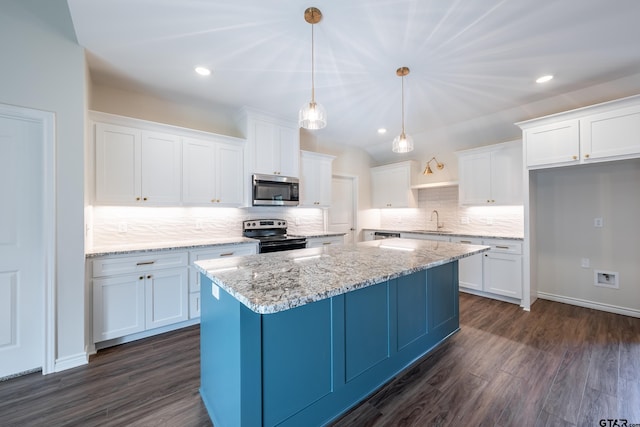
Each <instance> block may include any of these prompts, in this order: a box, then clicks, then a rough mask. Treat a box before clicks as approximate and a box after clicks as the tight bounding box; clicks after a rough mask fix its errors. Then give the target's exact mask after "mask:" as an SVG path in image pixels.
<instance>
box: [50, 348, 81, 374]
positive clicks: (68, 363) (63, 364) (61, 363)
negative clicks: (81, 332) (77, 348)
mask: <svg viewBox="0 0 640 427" xmlns="http://www.w3.org/2000/svg"><path fill="white" fill-rule="evenodd" d="M87 363H89V355H88V354H87V352H84V351H83V352H82V353H78V354H74V355H72V356H66V357H61V358H59V359H56V361H55V365H54V367H53V372H60V371H66V370H67V369H71V368H77V367H78V366H82V365H86V364H87Z"/></svg>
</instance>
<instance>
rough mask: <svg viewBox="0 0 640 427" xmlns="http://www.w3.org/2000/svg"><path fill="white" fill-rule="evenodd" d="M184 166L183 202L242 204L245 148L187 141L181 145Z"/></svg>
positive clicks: (221, 204) (222, 204) (213, 142)
mask: <svg viewBox="0 0 640 427" xmlns="http://www.w3.org/2000/svg"><path fill="white" fill-rule="evenodd" d="M182 165H183V166H182V170H183V180H182V200H183V202H184V203H185V204H193V205H202V206H205V205H209V206H211V205H213V206H241V205H242V203H243V201H244V192H243V189H244V185H243V182H244V174H243V170H244V169H243V147H242V146H239V145H237V144H227V143H224V142H217V141H205V140H198V139H190V138H185V139H184V140H183V143H182Z"/></svg>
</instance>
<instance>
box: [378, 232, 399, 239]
mask: <svg viewBox="0 0 640 427" xmlns="http://www.w3.org/2000/svg"><path fill="white" fill-rule="evenodd" d="M394 237H397V238H400V233H388V232H386V231H376V232H374V233H373V240H384V239H392V238H394Z"/></svg>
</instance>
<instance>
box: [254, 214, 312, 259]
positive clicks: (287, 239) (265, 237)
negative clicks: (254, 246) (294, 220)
mask: <svg viewBox="0 0 640 427" xmlns="http://www.w3.org/2000/svg"><path fill="white" fill-rule="evenodd" d="M242 235H243V236H244V237H251V238H253V239H258V240H260V245H259V248H260V250H259V251H258V252H259V253H261V254H263V253H266V252H279V251H289V250H291V249H302V248H305V247H307V239H306V238H305V237H292V236H287V221H285V220H284V219H252V220H249V221H244V222H243V223H242Z"/></svg>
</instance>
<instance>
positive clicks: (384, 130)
mask: <svg viewBox="0 0 640 427" xmlns="http://www.w3.org/2000/svg"><path fill="white" fill-rule="evenodd" d="M378 133H379V134H380V135H384V134H385V133H387V130H386V129H385V128H380V129H378Z"/></svg>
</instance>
